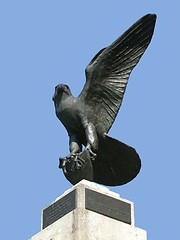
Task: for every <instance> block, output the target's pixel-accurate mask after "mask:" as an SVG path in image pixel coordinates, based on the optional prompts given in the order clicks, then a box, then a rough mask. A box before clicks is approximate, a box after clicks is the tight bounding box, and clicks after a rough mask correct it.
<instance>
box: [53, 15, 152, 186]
mask: <svg viewBox="0 0 180 240" xmlns="http://www.w3.org/2000/svg"><path fill="white" fill-rule="evenodd" d="M155 22H156V15H155V14H147V15H145V16H143V17H142V18H141V19H139V20H138V21H137V22H136V23H134V24H133V25H132V26H131V27H130V28H129V29H128V30H127V31H125V32H124V34H123V35H121V36H120V37H119V38H117V39H116V40H115V41H114V42H113V43H112V44H110V45H109V46H108V47H106V48H103V49H102V50H100V51H99V52H98V53H97V54H96V55H95V56H94V58H93V59H92V60H91V61H90V63H89V64H88V66H87V67H86V69H85V75H86V83H85V85H84V87H83V89H82V91H81V93H80V94H79V96H78V97H73V95H72V93H71V90H70V88H69V87H68V86H67V85H66V84H59V85H57V86H56V87H55V93H54V95H53V101H54V106H55V113H56V116H57V117H58V119H59V120H60V121H61V123H62V124H63V125H64V127H65V128H66V130H67V132H68V135H69V151H70V154H69V156H68V157H66V158H63V159H64V162H63V167H65V165H66V163H67V162H68V159H71V160H72V161H73V160H74V161H75V159H76V160H77V158H78V156H79V159H81V160H82V161H80V162H81V164H84V161H83V158H82V155H81V153H82V152H83V151H86V152H88V153H89V155H90V162H91V164H92V170H93V178H92V181H94V182H96V183H100V184H104V185H108V186H117V185H122V184H125V183H128V182H129V181H131V180H132V179H134V178H135V177H136V176H137V174H138V173H139V171H140V168H141V160H140V157H139V155H138V153H137V152H136V150H135V149H134V148H133V147H131V146H129V145H127V144H125V143H123V142H121V141H119V140H116V139H114V138H112V137H110V136H108V135H107V134H108V132H109V130H110V128H111V126H112V124H113V122H114V120H115V118H116V116H117V114H118V111H119V109H120V106H121V104H122V100H123V96H124V93H125V90H126V87H127V83H128V79H129V76H130V74H131V72H132V70H133V68H134V67H135V66H136V65H137V63H138V62H139V60H140V58H141V57H142V55H143V53H144V52H145V50H146V48H147V47H148V45H149V43H150V41H151V38H152V35H153V32H154V27H155ZM83 146H84V150H83ZM85 156H86V155H85ZM88 159H89V158H88ZM64 169H65V168H64ZM83 178H86V174H84V176H83ZM72 182H73V181H72ZM75 182H76V181H75ZM73 183H74V182H73Z"/></svg>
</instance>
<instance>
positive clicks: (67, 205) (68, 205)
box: [42, 190, 76, 229]
mask: <svg viewBox="0 0 180 240" xmlns="http://www.w3.org/2000/svg"><path fill="white" fill-rule="evenodd" d="M75 197H76V190H73V191H72V192H70V193H68V194H67V195H66V196H64V197H63V198H61V199H59V200H58V201H57V202H55V203H53V204H52V205H50V206H49V207H47V208H45V209H44V210H43V224H42V225H43V229H44V228H46V227H47V226H49V225H51V224H52V223H54V222H55V221H57V220H58V219H60V218H61V217H63V216H64V215H66V214H67V213H69V212H71V211H72V210H74V209H75V208H76V200H75Z"/></svg>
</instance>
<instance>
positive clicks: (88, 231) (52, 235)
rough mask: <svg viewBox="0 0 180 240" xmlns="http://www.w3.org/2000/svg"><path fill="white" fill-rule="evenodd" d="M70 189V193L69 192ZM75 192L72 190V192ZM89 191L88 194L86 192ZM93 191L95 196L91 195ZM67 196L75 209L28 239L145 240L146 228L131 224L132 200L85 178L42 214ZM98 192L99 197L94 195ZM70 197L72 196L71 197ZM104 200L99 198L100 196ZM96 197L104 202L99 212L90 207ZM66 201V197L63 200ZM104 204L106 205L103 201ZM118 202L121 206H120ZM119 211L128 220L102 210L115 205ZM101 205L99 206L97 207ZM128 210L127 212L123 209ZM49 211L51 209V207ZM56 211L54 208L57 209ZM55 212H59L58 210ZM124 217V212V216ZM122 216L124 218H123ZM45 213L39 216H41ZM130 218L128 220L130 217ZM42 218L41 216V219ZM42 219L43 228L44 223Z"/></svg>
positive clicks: (112, 210) (113, 210)
mask: <svg viewBox="0 0 180 240" xmlns="http://www.w3.org/2000/svg"><path fill="white" fill-rule="evenodd" d="M71 193H72V194H71ZM74 193H75V194H74ZM90 193H91V196H89V195H90ZM93 195H94V196H93ZM66 196H68V201H67V202H69V201H70V202H71V200H72V201H74V200H75V205H74V203H73V202H72V205H73V206H75V207H74V209H73V210H72V211H70V212H67V213H66V214H64V215H63V216H61V214H60V215H59V219H58V220H56V221H54V222H53V223H52V224H51V225H49V226H47V227H45V228H44V229H42V231H41V232H39V233H37V234H36V235H34V236H33V237H32V238H30V239H29V240H66V239H67V240H74V239H76V240H82V239H86V240H107V239H108V240H119V239H123V240H132V239H133V240H146V239H147V238H146V231H145V230H142V229H139V228H137V227H135V226H134V206H133V203H132V202H130V201H128V200H125V199H123V198H121V197H120V196H119V195H118V194H116V193H114V192H111V191H109V189H107V188H105V187H103V186H99V185H97V184H95V183H92V182H88V181H86V180H83V181H81V182H80V183H78V184H77V185H75V186H74V187H72V188H71V189H69V190H68V191H66V192H65V193H64V194H63V195H61V196H60V197H59V198H57V199H56V200H55V201H53V203H52V204H50V205H49V206H47V207H46V208H45V209H44V210H43V211H42V215H43V214H47V209H50V208H51V207H52V206H55V204H61V201H62V203H63V201H64V199H65V197H66ZM97 196H98V197H97ZM71 197H72V198H71ZM103 197H104V198H105V200H102V198H103ZM95 199H97V205H98V204H99V202H98V200H100V201H101V204H99V206H101V205H103V207H102V209H101V212H102V213H100V212H97V211H95V210H94V209H91V210H90V209H88V208H95V209H96V207H92V206H93V205H94V204H96V201H95ZM109 200H112V202H114V203H115V205H116V206H113V207H112V206H111V203H109ZM88 201H94V203H93V205H91V206H90V205H89V204H90V203H88ZM65 202H66V201H65ZM104 204H107V209H106V210H104V209H105V205H104ZM121 204H122V205H123V206H121ZM116 207H117V211H119V213H123V214H122V215H123V216H125V215H126V214H127V213H128V219H129V220H128V221H129V222H128V223H125V221H124V220H121V219H120V220H119V219H117V218H116V219H115V218H114V217H112V216H108V214H104V212H103V211H107V212H110V213H111V212H113V213H114V212H115V208H116ZM100 208H101V207H100ZM126 211H127V212H126ZM50 212H51V211H50ZM60 212H61V211H60ZM56 214H57V212H56ZM57 215H58V214H57ZM126 217H127V216H126ZM126 217H125V218H126ZM43 219H44V217H43V216H42V220H43ZM130 220H131V221H130ZM43 221H44V220H43ZM44 226H45V225H44V223H43V222H42V228H43V227H44Z"/></svg>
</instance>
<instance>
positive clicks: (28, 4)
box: [0, 0, 180, 240]
mask: <svg viewBox="0 0 180 240" xmlns="http://www.w3.org/2000/svg"><path fill="white" fill-rule="evenodd" d="M179 7H180V6H179V3H178V1H166V2H165V1H142V0H136V1H130V0H127V1H123V3H122V1H118V0H114V1H102V0H99V1H95V0H91V1H82V0H79V1H68V0H67V1H57V0H53V1H46V0H43V1H41V0H36V1H34V0H31V1H28V0H26V1H20V0H16V1H10V0H9V1H8V0H7V1H1V2H0V32H1V37H0V66H1V70H0V79H1V88H0V92H1V93H0V107H1V124H0V133H1V134H0V136H1V151H0V153H1V174H0V184H1V198H0V213H1V238H2V239H7V240H12V239H16V240H26V239H28V238H30V237H31V236H33V235H34V234H35V233H37V232H39V231H40V218H41V217H40V214H41V209H42V208H43V207H44V206H46V205H47V204H49V203H50V202H51V201H52V200H54V199H55V198H56V197H58V196H59V195H61V194H62V193H63V192H64V191H65V190H67V189H68V188H70V187H71V184H70V183H69V182H68V181H67V180H66V179H65V178H64V176H63V174H62V172H61V171H60V170H59V169H58V157H59V156H64V155H66V154H67V153H68V137H67V133H66V131H65V129H64V128H63V126H62V125H61V124H60V122H59V121H58V119H57V118H56V117H55V114H54V106H53V102H52V100H51V99H52V95H53V92H54V87H55V86H56V85H57V84H58V83H66V84H68V85H69V86H70V87H71V89H72V92H73V94H74V95H75V96H77V95H78V94H79V93H80V91H81V89H82V87H83V85H84V83H85V75H84V69H85V67H86V66H87V64H88V63H89V61H90V60H91V59H92V58H93V56H94V55H95V54H96V53H97V52H98V51H99V50H100V49H101V48H103V47H105V46H107V45H109V44H110V43H111V42H112V41H114V40H115V39H116V38H117V37H118V36H119V35H121V34H122V33H123V32H124V31H125V30H126V29H127V28H128V27H129V26H131V25H132V24H133V23H134V22H135V21H136V20H138V19H139V18H140V17H142V16H143V15H145V14H147V13H156V14H157V16H158V19H157V24H156V29H155V32H154V36H153V39H152V42H151V44H150V46H149V48H148V49H147V51H146V53H145V54H144V56H143V57H142V59H141V61H140V62H139V64H138V65H137V67H136V68H135V69H134V71H133V73H132V74H131V77H130V80H129V84H128V87H127V90H126V93H125V97H124V101H123V104H122V107H121V109H120V112H119V115H118V117H117V119H116V121H115V123H114V125H113V127H112V129H111V131H110V135H111V136H113V137H114V138H117V139H119V140H121V141H123V142H125V143H127V144H129V145H131V146H133V147H135V148H136V150H137V151H138V153H139V155H140V157H141V159H142V169H141V172H140V174H139V175H138V177H137V178H136V179H135V180H134V181H132V182H130V183H128V184H126V185H124V186H119V187H114V188H113V187H111V188H110V189H111V190H112V191H115V192H117V193H119V194H120V195H121V196H122V197H124V198H126V199H129V200H131V201H133V202H134V204H135V222H136V226H137V227H140V228H143V229H146V230H147V232H148V239H164V240H166V239H177V236H179V231H178V230H179V210H180V209H179V201H180V197H179V167H180V163H179V154H178V152H179V138H180V137H179V136H180V132H179V122H180V117H179V101H180V96H179V89H180V81H179V77H178V74H179V73H178V70H179V54H180V51H179V50H180V48H179V42H180V33H179Z"/></svg>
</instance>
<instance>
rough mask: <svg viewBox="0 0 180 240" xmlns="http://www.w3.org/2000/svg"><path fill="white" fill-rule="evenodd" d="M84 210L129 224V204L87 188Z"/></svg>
mask: <svg viewBox="0 0 180 240" xmlns="http://www.w3.org/2000/svg"><path fill="white" fill-rule="evenodd" d="M85 208H86V209H88V210H91V211H94V212H96V213H99V214H102V215H104V216H107V217H110V218H113V219H116V220H118V221H121V222H124V223H128V224H131V204H129V203H127V202H123V201H122V200H119V199H115V198H113V197H110V196H107V195H104V194H102V193H98V192H95V191H92V190H90V189H87V188H86V189H85Z"/></svg>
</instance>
